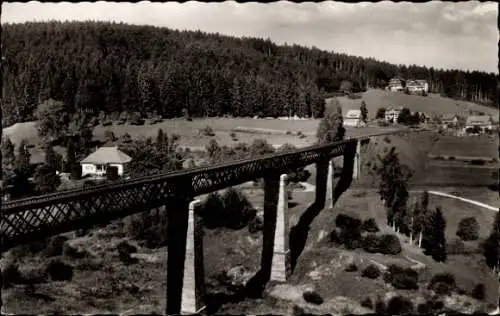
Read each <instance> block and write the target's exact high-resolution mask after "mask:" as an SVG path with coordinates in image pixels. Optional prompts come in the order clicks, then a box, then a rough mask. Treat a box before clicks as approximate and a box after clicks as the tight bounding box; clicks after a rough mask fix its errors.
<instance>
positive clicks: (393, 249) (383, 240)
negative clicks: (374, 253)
mask: <svg viewBox="0 0 500 316" xmlns="http://www.w3.org/2000/svg"><path fill="white" fill-rule="evenodd" d="M379 245H380V246H379V252H380V253H381V254H384V255H397V254H399V253H401V251H402V248H401V242H400V241H399V238H398V237H397V236H395V235H389V234H386V235H382V236H381V237H380V241H379Z"/></svg>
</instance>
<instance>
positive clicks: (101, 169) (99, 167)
mask: <svg viewBox="0 0 500 316" xmlns="http://www.w3.org/2000/svg"><path fill="white" fill-rule="evenodd" d="M95 169H96V172H105V171H106V165H95Z"/></svg>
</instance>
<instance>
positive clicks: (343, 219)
mask: <svg viewBox="0 0 500 316" xmlns="http://www.w3.org/2000/svg"><path fill="white" fill-rule="evenodd" d="M335 226H337V227H338V228H340V229H350V228H352V227H356V226H357V227H360V226H361V220H360V219H359V218H355V217H353V216H350V215H347V214H342V213H341V214H339V215H337V217H336V218H335Z"/></svg>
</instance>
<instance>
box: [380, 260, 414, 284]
mask: <svg viewBox="0 0 500 316" xmlns="http://www.w3.org/2000/svg"><path fill="white" fill-rule="evenodd" d="M384 281H385V282H387V283H390V284H391V285H392V286H394V288H396V289H398V290H417V289H418V273H417V271H415V270H413V269H410V268H402V267H400V266H397V265H390V266H389V268H388V269H387V273H386V274H385V276H384Z"/></svg>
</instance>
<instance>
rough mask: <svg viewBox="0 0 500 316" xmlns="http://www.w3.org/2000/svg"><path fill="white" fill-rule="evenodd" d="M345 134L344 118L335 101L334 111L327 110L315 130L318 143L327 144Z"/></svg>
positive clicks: (341, 138) (338, 139) (340, 138)
mask: <svg viewBox="0 0 500 316" xmlns="http://www.w3.org/2000/svg"><path fill="white" fill-rule="evenodd" d="M344 136H345V128H344V119H343V117H342V108H341V107H340V103H338V101H337V105H336V107H335V110H334V111H328V112H327V113H326V115H325V117H323V119H321V121H320V122H319V125H318V130H317V131H316V138H317V141H318V144H329V143H333V142H337V141H340V140H343V139H344Z"/></svg>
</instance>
